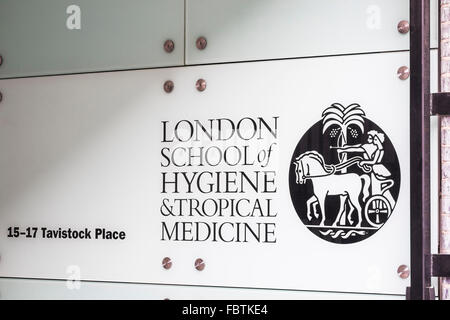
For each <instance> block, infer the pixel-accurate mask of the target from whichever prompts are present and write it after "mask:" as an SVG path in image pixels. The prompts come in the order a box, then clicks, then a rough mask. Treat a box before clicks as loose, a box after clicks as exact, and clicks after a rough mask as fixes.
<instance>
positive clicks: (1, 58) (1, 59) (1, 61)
mask: <svg viewBox="0 0 450 320" xmlns="http://www.w3.org/2000/svg"><path fill="white" fill-rule="evenodd" d="M2 63H3V56H2V55H1V54H0V66H1V65H2Z"/></svg>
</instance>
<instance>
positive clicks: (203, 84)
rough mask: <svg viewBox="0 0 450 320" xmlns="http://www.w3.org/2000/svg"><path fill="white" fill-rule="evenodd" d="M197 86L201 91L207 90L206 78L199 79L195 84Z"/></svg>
mask: <svg viewBox="0 0 450 320" xmlns="http://www.w3.org/2000/svg"><path fill="white" fill-rule="evenodd" d="M195 87H196V88H197V90H198V91H200V92H202V91H205V89H206V81H205V80H204V79H198V80H197V83H196V84H195Z"/></svg>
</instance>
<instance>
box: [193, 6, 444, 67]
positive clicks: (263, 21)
mask: <svg viewBox="0 0 450 320" xmlns="http://www.w3.org/2000/svg"><path fill="white" fill-rule="evenodd" d="M430 1H431V12H432V13H431V25H432V28H431V29H432V31H431V39H432V42H431V44H432V46H433V47H437V17H438V11H437V10H438V6H437V0H430ZM186 3H187V7H186V15H187V20H186V31H187V37H186V62H187V63H188V64H198V63H215V62H230V61H248V60H260V59H277V58H289V57H305V56H322V55H335V54H349V53H365V52H381V51H393V50H408V49H409V35H408V34H400V33H399V32H398V30H397V24H398V22H400V21H401V20H408V19H409V1H408V0H395V1H392V0H345V1H343V0H327V1H316V0H283V1H275V0H247V1H240V0H229V1H222V0H187V2H186ZM201 36H204V37H206V39H207V46H206V48H205V49H203V50H199V49H197V47H196V40H197V39H198V37H201Z"/></svg>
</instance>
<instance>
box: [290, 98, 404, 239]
mask: <svg viewBox="0 0 450 320" xmlns="http://www.w3.org/2000/svg"><path fill="white" fill-rule="evenodd" d="M289 185H290V193H291V199H292V202H293V204H294V207H295V209H296V211H297V214H298V216H299V218H300V219H301V221H302V222H303V223H304V224H305V225H306V227H307V228H308V229H309V230H310V231H311V232H313V233H314V234H316V235H317V236H319V237H320V238H322V239H324V240H327V241H331V242H335V243H353V242H358V241H361V240H364V239H366V238H367V237H369V236H371V235H373V234H374V233H375V232H376V231H378V230H379V229H380V228H381V227H382V226H383V225H384V224H385V223H386V222H387V220H388V219H389V217H390V216H391V214H392V212H393V210H394V208H395V204H396V202H397V199H398V195H399V191H400V166H399V162H398V158H397V154H396V152H395V149H394V146H393V145H392V143H391V141H390V139H389V137H388V136H387V135H386V133H385V132H384V131H383V130H382V129H381V128H379V127H378V126H377V125H376V124H375V123H374V122H372V121H371V120H369V119H368V118H367V117H366V114H365V112H364V110H363V109H362V108H361V106H360V105H359V104H351V105H349V106H347V107H344V106H343V105H341V104H339V103H334V104H332V105H331V106H330V107H329V108H327V109H325V111H324V112H323V114H322V119H321V120H320V121H318V122H317V123H316V124H314V125H313V126H312V127H311V128H310V129H309V130H308V131H307V132H306V133H305V134H304V135H303V137H302V138H301V139H300V142H299V143H298V145H297V147H296V149H295V151H294V154H293V156H292V159H291V164H290V171H289Z"/></svg>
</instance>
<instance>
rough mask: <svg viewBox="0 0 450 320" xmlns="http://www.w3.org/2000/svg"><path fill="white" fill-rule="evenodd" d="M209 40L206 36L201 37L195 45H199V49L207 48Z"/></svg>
mask: <svg viewBox="0 0 450 320" xmlns="http://www.w3.org/2000/svg"><path fill="white" fill-rule="evenodd" d="M207 44H208V42H207V41H206V38H205V37H199V38H198V39H197V41H196V42H195V45H196V46H197V49H198V50H203V49H205V48H206V45H207Z"/></svg>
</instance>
